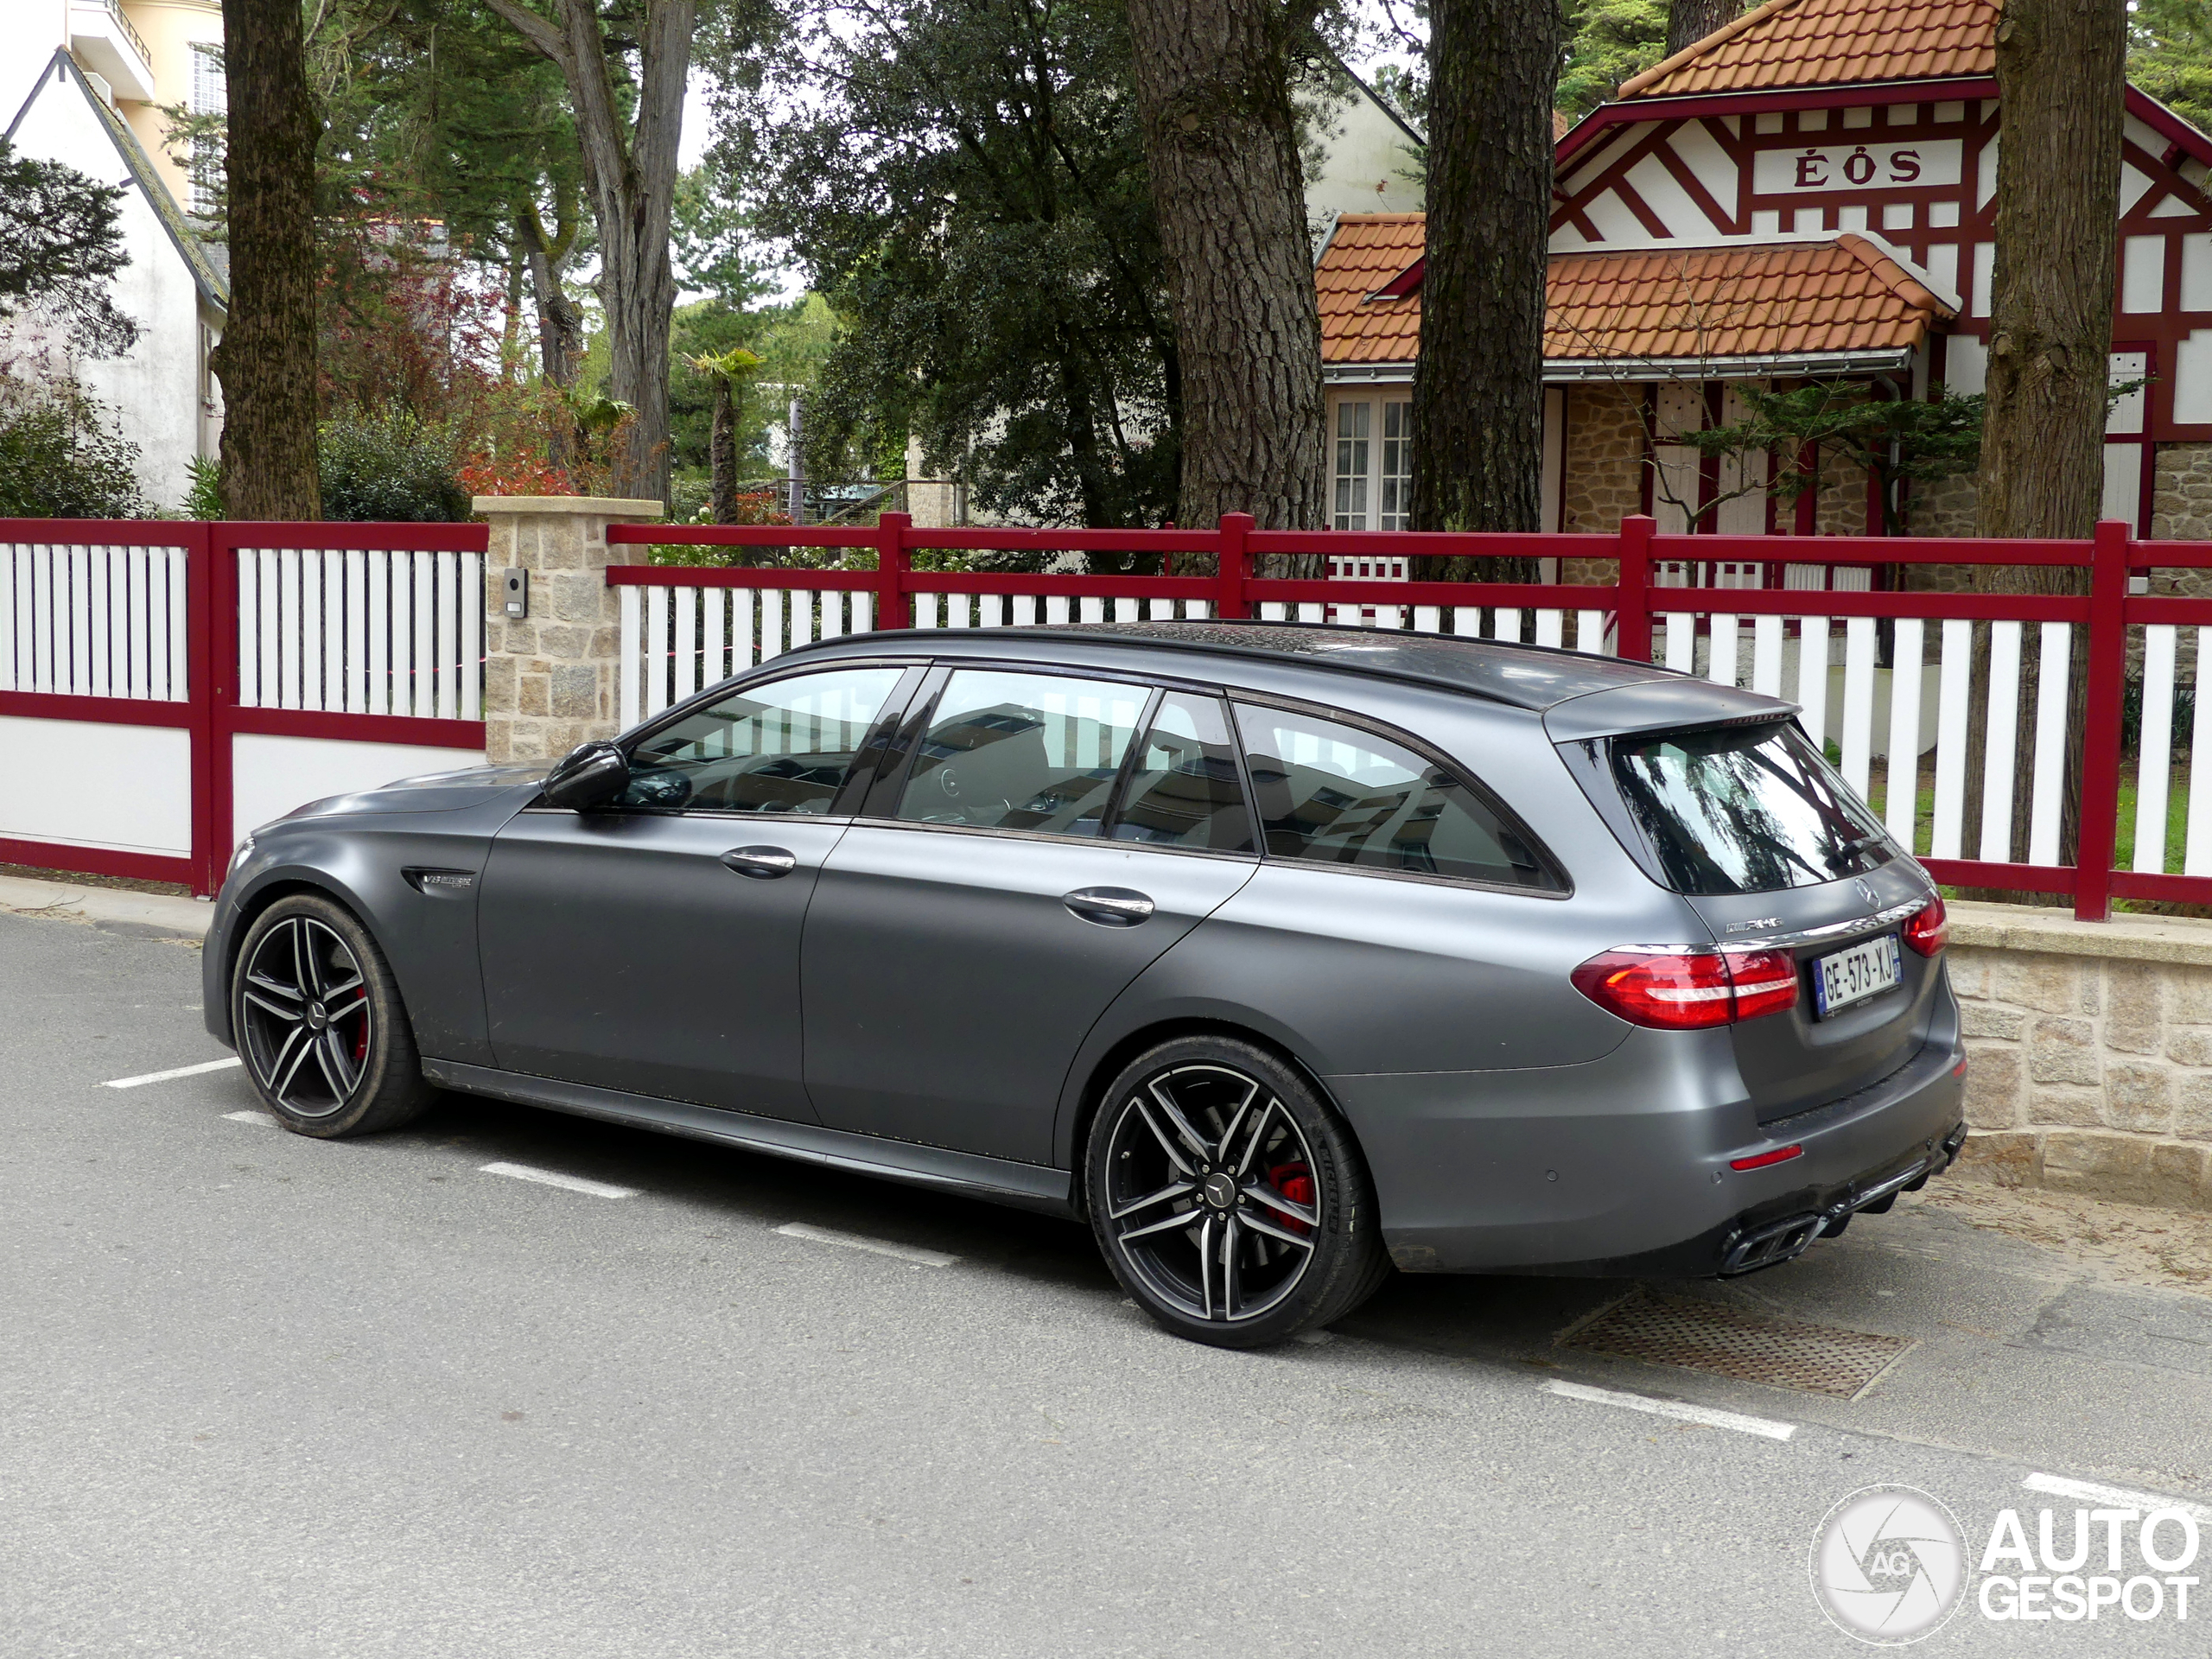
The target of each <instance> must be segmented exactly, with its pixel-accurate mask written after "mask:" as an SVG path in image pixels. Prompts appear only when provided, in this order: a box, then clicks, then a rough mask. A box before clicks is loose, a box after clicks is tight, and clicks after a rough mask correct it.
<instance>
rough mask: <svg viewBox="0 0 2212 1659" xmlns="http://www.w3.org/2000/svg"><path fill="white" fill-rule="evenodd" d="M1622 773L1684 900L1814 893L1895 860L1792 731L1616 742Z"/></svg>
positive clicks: (1640, 820)
mask: <svg viewBox="0 0 2212 1659" xmlns="http://www.w3.org/2000/svg"><path fill="white" fill-rule="evenodd" d="M1613 772H1614V775H1615V776H1616V777H1617V778H1618V779H1619V780H1620V789H1621V795H1622V798H1624V800H1625V801H1626V802H1627V803H1628V809H1629V811H1630V815H1631V816H1632V817H1634V818H1635V819H1636V822H1637V825H1638V827H1639V828H1641V829H1643V834H1644V836H1646V838H1648V839H1649V842H1651V846H1652V849H1653V850H1654V851H1655V852H1656V853H1657V854H1658V856H1659V861H1660V863H1661V865H1662V867H1663V868H1665V870H1666V872H1667V875H1668V879H1669V880H1670V881H1671V882H1672V883H1673V885H1674V887H1675V890H1676V891H1678V892H1681V893H1692V894H1712V893H1775V892H1778V891H1780V890H1781V889H1782V888H1784V887H1814V886H1816V885H1818V884H1819V883H1821V882H1823V881H1834V880H1840V878H1842V877H1844V876H1848V875H1857V874H1859V873H1860V872H1862V871H1865V870H1871V869H1872V868H1874V867H1875V866H1876V865H1878V864H1886V863H1887V862H1889V861H1890V860H1891V859H1892V858H1894V857H1896V856H1897V845H1896V843H1895V842H1892V841H1891V840H1890V838H1889V836H1887V835H1886V834H1885V832H1884V831H1883V829H1882V826H1881V825H1880V823H1878V822H1876V820H1875V818H1874V817H1873V815H1872V813H1871V812H1869V811H1868V810H1866V807H1864V806H1862V805H1861V804H1859V802H1858V801H1857V800H1856V799H1855V798H1853V795H1852V793H1851V791H1850V790H1849V789H1848V788H1847V786H1846V785H1845V784H1844V781H1843V779H1840V778H1839V777H1837V776H1836V774H1835V772H1834V770H1833V769H1832V768H1831V767H1830V766H1828V763H1827V761H1826V760H1823V759H1822V758H1821V753H1820V751H1818V750H1817V749H1815V748H1814V747H1813V746H1812V745H1811V744H1810V743H1808V741H1806V740H1805V737H1804V734H1802V733H1801V732H1800V731H1799V730H1798V729H1797V728H1796V726H1795V725H1790V724H1782V725H1775V726H1752V727H1732V728H1723V729H1721V730H1718V731H1702V732H1670V733H1667V734H1663V735H1661V736H1657V737H1633V738H1629V737H1618V738H1615V739H1614V740H1613Z"/></svg>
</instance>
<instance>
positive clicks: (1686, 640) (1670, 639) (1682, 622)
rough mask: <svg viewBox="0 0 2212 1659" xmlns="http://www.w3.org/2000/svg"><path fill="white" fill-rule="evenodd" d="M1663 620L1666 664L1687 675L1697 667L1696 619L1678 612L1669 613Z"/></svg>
mask: <svg viewBox="0 0 2212 1659" xmlns="http://www.w3.org/2000/svg"><path fill="white" fill-rule="evenodd" d="M1664 620H1665V623H1666V632H1667V646H1666V656H1665V659H1664V660H1665V662H1666V664H1667V666H1668V667H1669V668H1671V669H1674V670H1675V671H1678V672H1680V673H1683V674H1688V673H1689V672H1690V671H1693V670H1694V669H1695V668H1696V667H1697V618H1695V617H1694V616H1687V615H1684V614H1682V613H1680V612H1669V613H1668V615H1667V616H1666V618H1665V619H1664Z"/></svg>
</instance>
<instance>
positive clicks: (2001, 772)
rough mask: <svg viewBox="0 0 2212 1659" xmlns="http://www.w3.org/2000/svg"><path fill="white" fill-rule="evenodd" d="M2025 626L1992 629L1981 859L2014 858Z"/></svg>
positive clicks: (2000, 860) (1996, 624) (2005, 860)
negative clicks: (2014, 792)
mask: <svg viewBox="0 0 2212 1659" xmlns="http://www.w3.org/2000/svg"><path fill="white" fill-rule="evenodd" d="M2019 714H2020V625H2019V624H2018V622H1993V623H1991V624H1990V625H1989V712H1988V715H1987V716H1986V718H1987V720H1988V726H1987V728H1986V732H1985V734H1984V737H1983V754H1984V756H1985V757H1986V766H1984V767H1983V769H1982V774H1981V856H1982V857H1983V858H1984V859H1986V860H1989V861H1994V862H1997V863H2000V864H2009V863H2011V862H2012V774H2013V770H2014V761H2015V760H2016V759H2017V756H2016V754H2015V751H2016V750H2017V749H2018V746H2019V729H2018V721H2019Z"/></svg>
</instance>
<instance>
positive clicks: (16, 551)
mask: <svg viewBox="0 0 2212 1659" xmlns="http://www.w3.org/2000/svg"><path fill="white" fill-rule="evenodd" d="M21 555H22V549H21V548H20V547H17V546H16V545H15V544H13V543H9V544H7V545H5V546H0V691H20V690H22V689H23V688H22V683H20V682H19V681H18V680H17V679H16V618H17V617H18V616H19V615H21V614H22V608H21V607H20V606H19V605H18V604H17V603H16V580H17V578H16V572H17V570H18V569H20V568H21Z"/></svg>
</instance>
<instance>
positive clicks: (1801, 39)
mask: <svg viewBox="0 0 2212 1659" xmlns="http://www.w3.org/2000/svg"><path fill="white" fill-rule="evenodd" d="M1998 11H1999V3H1998V0H1767V3H1766V4H1764V5H1763V6H1758V7H1755V8H1753V9H1752V10H1750V11H1747V12H1745V14H1744V15H1743V16H1741V17H1738V19H1737V20H1736V21H1735V22H1732V23H1729V24H1726V25H1725V26H1723V27H1722V28H1719V29H1715V30H1714V31H1713V33H1712V34H1710V35H1707V36H1706V37H1705V38H1704V39H1703V40H1701V41H1698V42H1697V43H1696V44H1695V45H1694V46H1692V47H1690V48H1688V49H1686V50H1684V51H1681V52H1677V53H1676V54H1675V55H1674V56H1673V57H1671V58H1669V59H1667V60H1665V61H1664V62H1662V63H1658V64H1655V65H1654V66H1653V67H1650V68H1649V69H1647V70H1645V71H1644V72H1643V73H1642V74H1640V75H1636V76H1632V77H1631V78H1630V79H1627V80H1625V81H1623V82H1622V83H1621V89H1620V94H1619V95H1620V96H1621V97H1622V98H1624V99H1628V98H1678V97H1681V96H1683V95H1685V94H1688V93H1694V92H1770V91H1773V90H1775V89H1777V88H1780V87H1786V86H1848V85H1850V84H1851V83H1853V82H1855V81H1864V80H1925V79H1938V78H1942V77H1945V76H1951V75H1987V74H1993V73H1995V72H1996V67H1997V44H1996V39H1997V17H1998Z"/></svg>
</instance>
